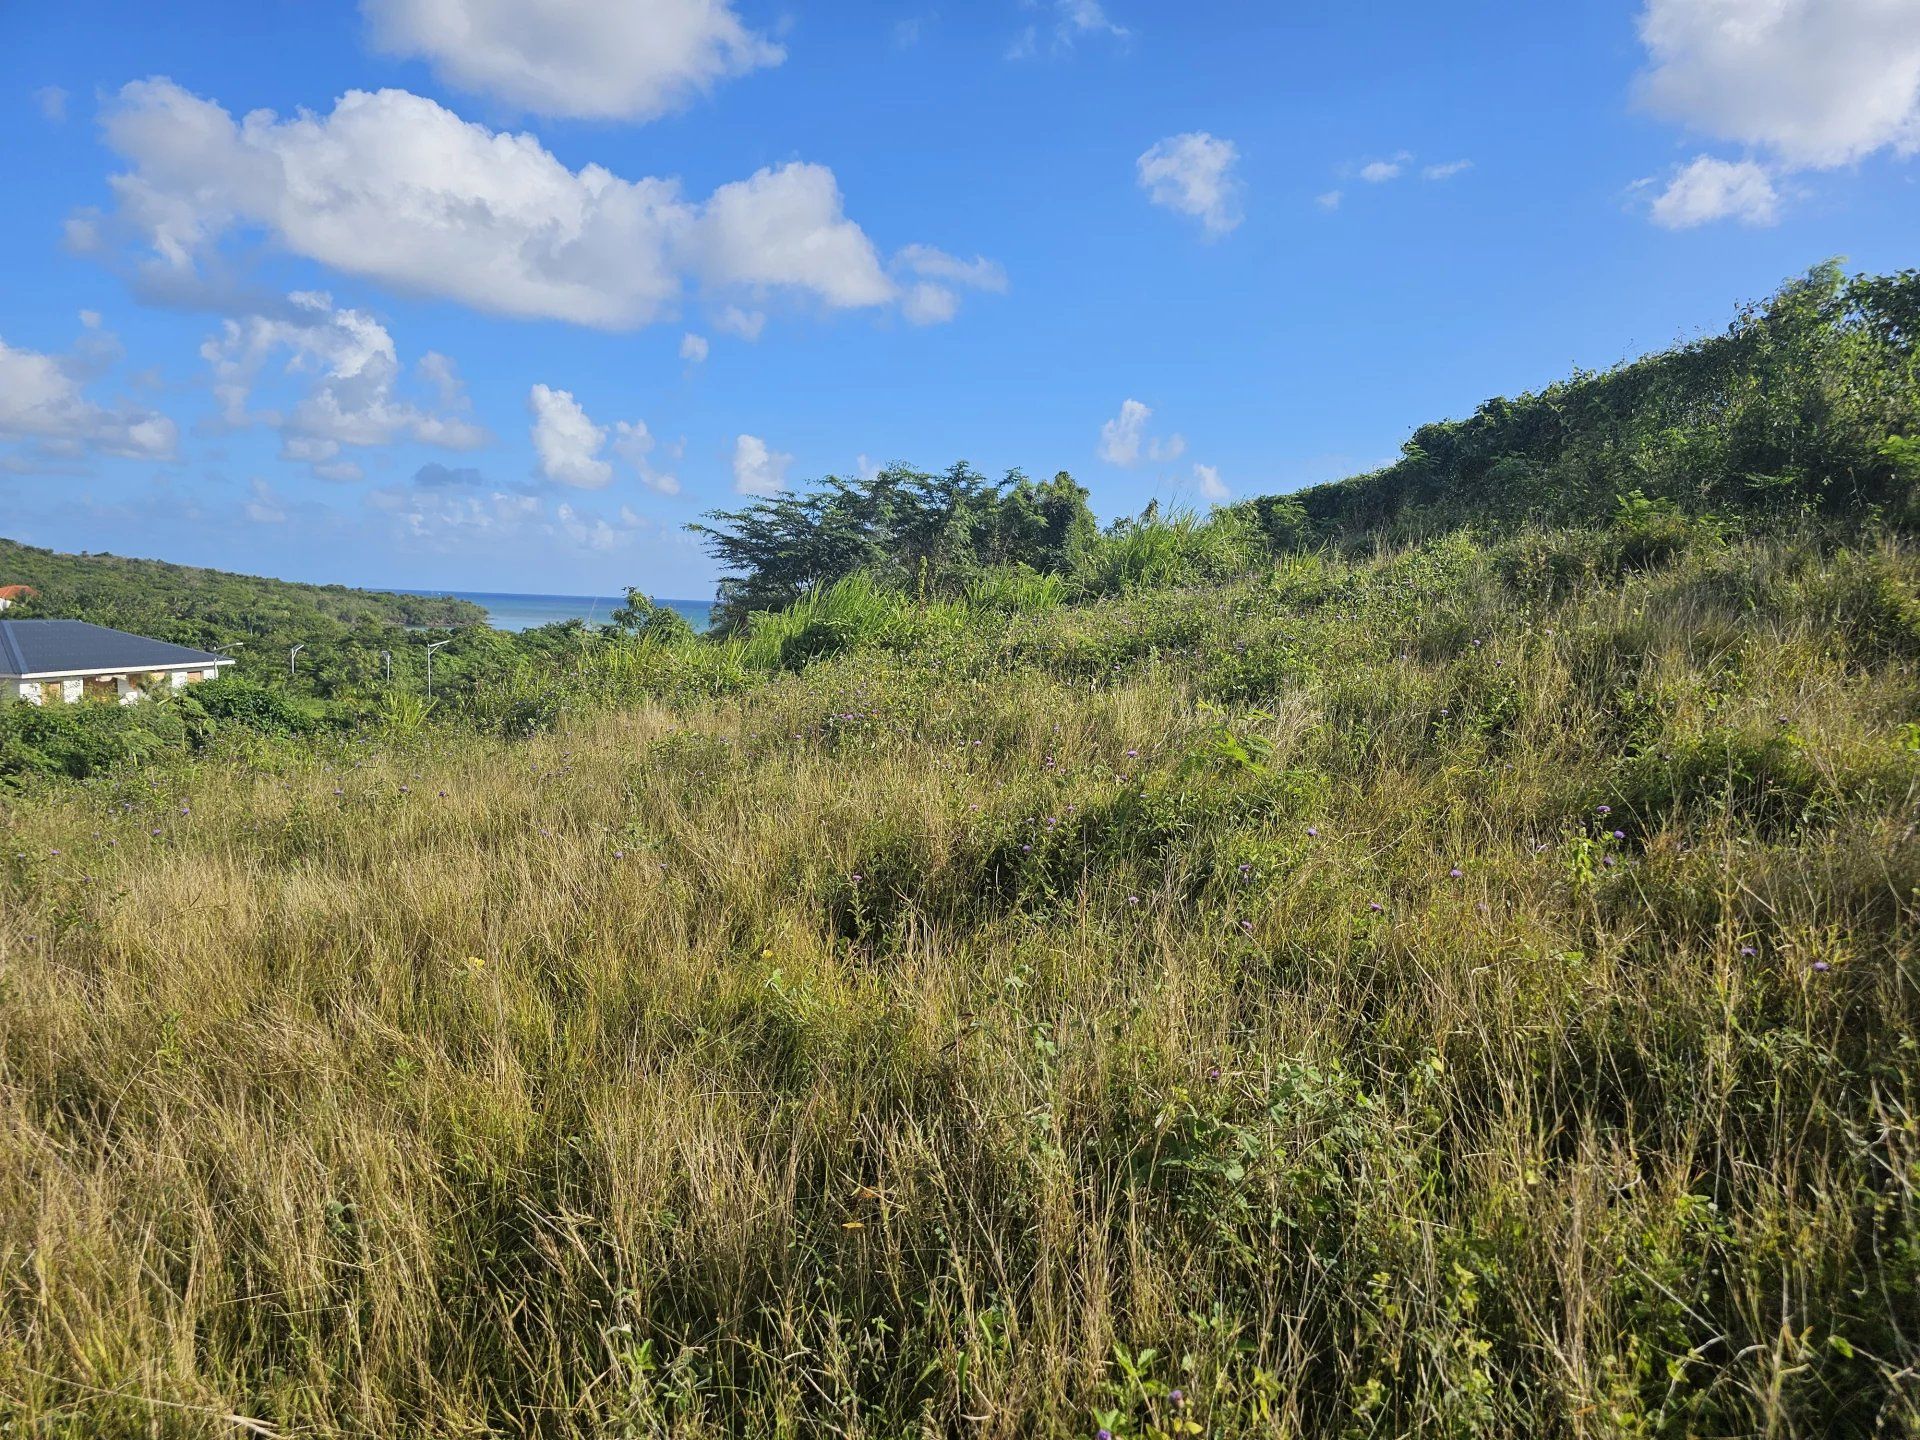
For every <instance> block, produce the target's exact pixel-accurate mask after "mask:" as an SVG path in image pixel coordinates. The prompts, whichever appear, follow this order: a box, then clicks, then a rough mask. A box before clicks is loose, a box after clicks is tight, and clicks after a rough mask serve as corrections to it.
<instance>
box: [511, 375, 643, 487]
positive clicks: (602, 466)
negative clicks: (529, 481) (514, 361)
mask: <svg viewBox="0 0 1920 1440" xmlns="http://www.w3.org/2000/svg"><path fill="white" fill-rule="evenodd" d="M527 408H528V410H529V411H531V412H532V414H533V449H534V454H535V455H536V456H537V457H538V459H539V462H540V463H539V473H540V476H541V478H542V479H545V480H551V481H552V482H553V483H554V484H556V485H567V486H571V487H572V488H574V489H576V490H602V489H605V488H606V487H607V486H608V485H609V484H611V483H612V481H613V473H614V472H613V465H612V463H611V462H610V461H608V460H606V459H605V458H604V456H603V454H602V452H603V451H604V450H605V449H606V448H607V439H608V435H609V433H611V435H612V437H613V453H614V454H615V455H617V456H618V457H619V458H620V459H622V460H624V461H626V462H627V463H628V464H629V465H631V466H632V467H633V469H634V473H635V474H636V475H637V476H638V477H639V479H640V483H641V484H643V485H645V486H646V487H647V488H648V489H650V490H655V491H657V492H659V493H660V494H662V495H678V494H679V493H680V481H679V480H678V479H677V478H676V477H674V476H672V475H668V474H665V473H663V472H661V471H659V470H656V469H655V468H654V466H653V459H652V457H653V451H654V438H653V434H652V432H651V431H649V430H648V429H647V422H646V421H644V420H616V421H614V423H613V426H612V429H611V431H609V429H608V427H607V426H605V425H596V424H595V423H594V422H593V419H592V418H591V417H590V416H589V415H588V414H587V412H586V408H585V407H584V406H583V405H581V404H580V402H579V401H578V400H576V399H574V397H573V394H572V392H570V391H567V390H555V389H553V388H552V387H551V386H547V385H535V386H534V387H533V389H532V391H531V392H529V394H528V396H527Z"/></svg>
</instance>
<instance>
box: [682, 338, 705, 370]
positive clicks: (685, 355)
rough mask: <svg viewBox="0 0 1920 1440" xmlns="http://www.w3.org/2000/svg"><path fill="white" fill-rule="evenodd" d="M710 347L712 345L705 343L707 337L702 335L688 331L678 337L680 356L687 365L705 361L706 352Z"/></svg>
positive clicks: (699, 363)
mask: <svg viewBox="0 0 1920 1440" xmlns="http://www.w3.org/2000/svg"><path fill="white" fill-rule="evenodd" d="M711 348H712V347H711V346H709V345H708V344H707V337H706V336H704V335H695V334H693V333H692V332H691V331H689V332H688V333H687V334H685V335H683V336H681V337H680V358H681V359H682V360H684V361H686V362H687V363H688V364H689V365H701V364H704V363H705V362H706V358H707V352H708V350H710V349H711Z"/></svg>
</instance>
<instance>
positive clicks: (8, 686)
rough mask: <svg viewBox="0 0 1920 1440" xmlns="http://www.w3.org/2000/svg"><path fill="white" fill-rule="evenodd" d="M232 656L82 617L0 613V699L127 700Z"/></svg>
mask: <svg viewBox="0 0 1920 1440" xmlns="http://www.w3.org/2000/svg"><path fill="white" fill-rule="evenodd" d="M231 664H233V661H231V660H229V659H228V658H227V657H226V656H224V655H213V654H209V653H208V652H207V651H205V650H191V649H188V648H187V647H186V646H185V645H172V644H169V643H168V642H167V641H165V640H150V639H148V638H147V637H146V636H145V635H130V634H128V633H127V632H126V631H125V630H109V629H108V628H107V627H106V626H104V625H89V624H87V623H86V622H85V621H84V620H0V700H13V699H19V700H25V701H26V702H27V703H28V704H30V705H46V704H58V703H61V702H63V701H74V700H86V699H101V700H114V701H117V702H118V703H119V704H122V705H130V704H132V703H133V702H134V701H135V700H138V699H140V698H141V696H143V695H147V694H149V693H151V692H153V691H155V690H158V689H160V688H162V687H165V688H168V689H173V690H178V689H179V688H180V687H182V686H183V685H191V684H193V683H194V682H195V681H197V680H211V679H213V677H214V676H216V675H218V674H219V673H220V670H221V668H222V667H223V666H227V665H231Z"/></svg>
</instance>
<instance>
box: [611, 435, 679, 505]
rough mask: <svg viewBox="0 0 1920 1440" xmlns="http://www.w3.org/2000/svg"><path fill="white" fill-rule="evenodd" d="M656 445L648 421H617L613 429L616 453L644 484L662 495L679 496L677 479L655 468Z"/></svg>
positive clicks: (614, 451)
mask: <svg viewBox="0 0 1920 1440" xmlns="http://www.w3.org/2000/svg"><path fill="white" fill-rule="evenodd" d="M654 448H655V442H654V438H653V432H651V431H650V430H648V429H647V422H646V421H644V420H634V421H631V422H629V421H626V420H616V421H615V422H614V426H613V453H614V454H616V455H618V456H619V457H620V458H621V459H622V460H625V461H626V462H627V463H628V464H629V465H631V466H633V470H634V473H635V474H636V475H638V476H639V477H640V483H641V484H642V485H644V486H646V487H647V488H648V489H649V490H653V491H657V492H658V493H660V494H662V495H678V494H679V493H680V480H679V478H678V477H677V476H674V475H669V474H667V473H666V472H664V471H661V470H656V469H654V468H653V452H654Z"/></svg>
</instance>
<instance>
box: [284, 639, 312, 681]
mask: <svg viewBox="0 0 1920 1440" xmlns="http://www.w3.org/2000/svg"><path fill="white" fill-rule="evenodd" d="M306 648H307V642H306V641H304V640H302V641H301V642H300V643H299V644H298V645H296V646H294V647H293V648H292V649H291V650H289V651H287V678H288V679H289V680H291V679H293V657H294V656H296V655H298V654H299V653H300V652H301V651H302V650H304V649H306Z"/></svg>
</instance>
